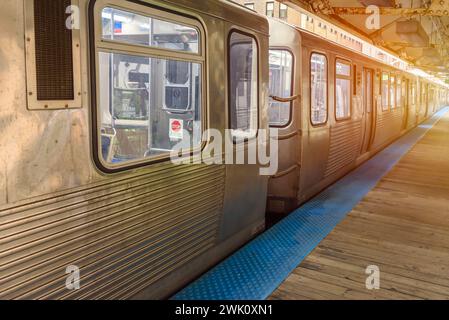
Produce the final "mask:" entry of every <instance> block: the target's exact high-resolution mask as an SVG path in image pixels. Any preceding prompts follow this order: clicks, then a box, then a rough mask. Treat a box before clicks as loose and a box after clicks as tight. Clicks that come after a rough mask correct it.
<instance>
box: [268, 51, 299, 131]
mask: <svg viewBox="0 0 449 320" xmlns="http://www.w3.org/2000/svg"><path fill="white" fill-rule="evenodd" d="M269 61H270V94H271V95H274V96H278V97H289V96H291V95H292V85H293V55H292V54H291V53H290V52H289V51H287V50H270V59H269ZM291 105H292V103H291V102H277V101H274V100H271V101H270V103H269V108H268V119H269V124H270V125H271V126H277V127H282V126H285V125H287V124H288V123H289V122H290V114H291Z"/></svg>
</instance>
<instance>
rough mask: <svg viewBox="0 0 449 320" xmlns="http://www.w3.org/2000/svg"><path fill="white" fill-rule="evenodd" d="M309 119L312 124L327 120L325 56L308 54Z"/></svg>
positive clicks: (322, 122)
mask: <svg viewBox="0 0 449 320" xmlns="http://www.w3.org/2000/svg"><path fill="white" fill-rule="evenodd" d="M310 120H311V122H312V124H313V125H320V124H324V123H326V122H327V57H326V56H325V55H324V54H321V53H312V55H311V56H310Z"/></svg>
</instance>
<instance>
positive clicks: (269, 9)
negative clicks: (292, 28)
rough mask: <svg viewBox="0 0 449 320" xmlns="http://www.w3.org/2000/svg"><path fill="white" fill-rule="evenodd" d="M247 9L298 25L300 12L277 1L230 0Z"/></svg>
mask: <svg viewBox="0 0 449 320" xmlns="http://www.w3.org/2000/svg"><path fill="white" fill-rule="evenodd" d="M232 1H234V2H237V3H239V4H241V5H244V6H245V7H247V8H248V9H251V10H254V11H256V12H258V13H259V14H264V15H266V16H268V17H273V18H278V19H281V20H285V21H286V22H287V23H290V24H293V25H299V23H300V14H299V12H297V11H295V10H294V9H292V8H290V7H288V6H287V5H285V4H283V3H280V2H278V1H267V0H232Z"/></svg>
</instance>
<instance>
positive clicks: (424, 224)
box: [172, 108, 449, 300]
mask: <svg viewBox="0 0 449 320" xmlns="http://www.w3.org/2000/svg"><path fill="white" fill-rule="evenodd" d="M372 265H374V266H377V267H378V269H379V271H380V288H379V289H378V290H368V289H367V288H366V285H365V282H366V279H367V277H368V275H367V274H366V268H367V267H368V266H372ZM448 274H449V108H445V109H442V110H441V111H439V112H438V113H437V114H435V115H434V116H433V117H432V118H431V119H429V120H427V121H425V122H424V123H422V124H421V125H420V126H418V127H417V128H415V129H413V130H412V131H410V132H409V133H407V134H406V135H405V136H403V137H402V138H400V139H398V140H397V141H396V142H394V143H393V144H391V145H390V146H389V147H387V148H386V149H384V150H383V151H382V152H380V153H379V154H377V155H376V156H375V157H373V158H372V159H370V160H369V161H367V162H366V163H364V164H363V165H361V166H360V167H358V168H357V169H356V170H354V171H353V172H351V173H350V174H348V175H347V176H345V177H344V178H343V179H341V180H339V181H338V182H337V183H335V184H333V185H332V186H330V187H329V188H327V189H326V190H324V191H323V192H322V193H320V194H319V195H317V196H316V197H315V198H313V199H312V200H310V201H309V202H307V203H305V204H304V205H303V206H301V207H300V208H299V209H297V210H295V211H294V212H292V213H291V214H290V215H289V216H288V217H286V218H285V219H283V220H282V221H280V222H279V223H278V224H276V225H275V226H274V227H273V228H271V229H269V230H268V231H267V232H265V233H263V234H262V235H260V236H259V237H257V238H256V239H254V240H253V241H251V242H250V243H249V244H247V245H246V246H244V247H243V248H242V249H240V250H239V251H237V252H236V253H234V254H233V255H231V256H230V257H229V258H227V259H226V260H224V261H223V262H222V263H220V264H219V265H217V266H216V267H215V268H213V269H211V270H210V271H208V272H207V273H206V274H204V275H203V276H202V277H200V278H199V279H198V280H197V281H195V282H193V283H192V284H190V285H189V286H187V287H186V288H184V289H183V290H181V291H180V292H179V293H177V294H176V295H175V296H173V297H172V299H174V300H239V299H240V300H261V299H425V298H434V299H449V277H448Z"/></svg>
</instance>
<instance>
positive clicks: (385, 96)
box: [381, 72, 390, 111]
mask: <svg viewBox="0 0 449 320" xmlns="http://www.w3.org/2000/svg"><path fill="white" fill-rule="evenodd" d="M389 86H390V75H389V74H388V73H387V72H382V80H381V90H382V91H381V92H382V110H383V111H387V110H388V109H389V107H390V102H389V100H390V99H389V95H390V93H389Z"/></svg>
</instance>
